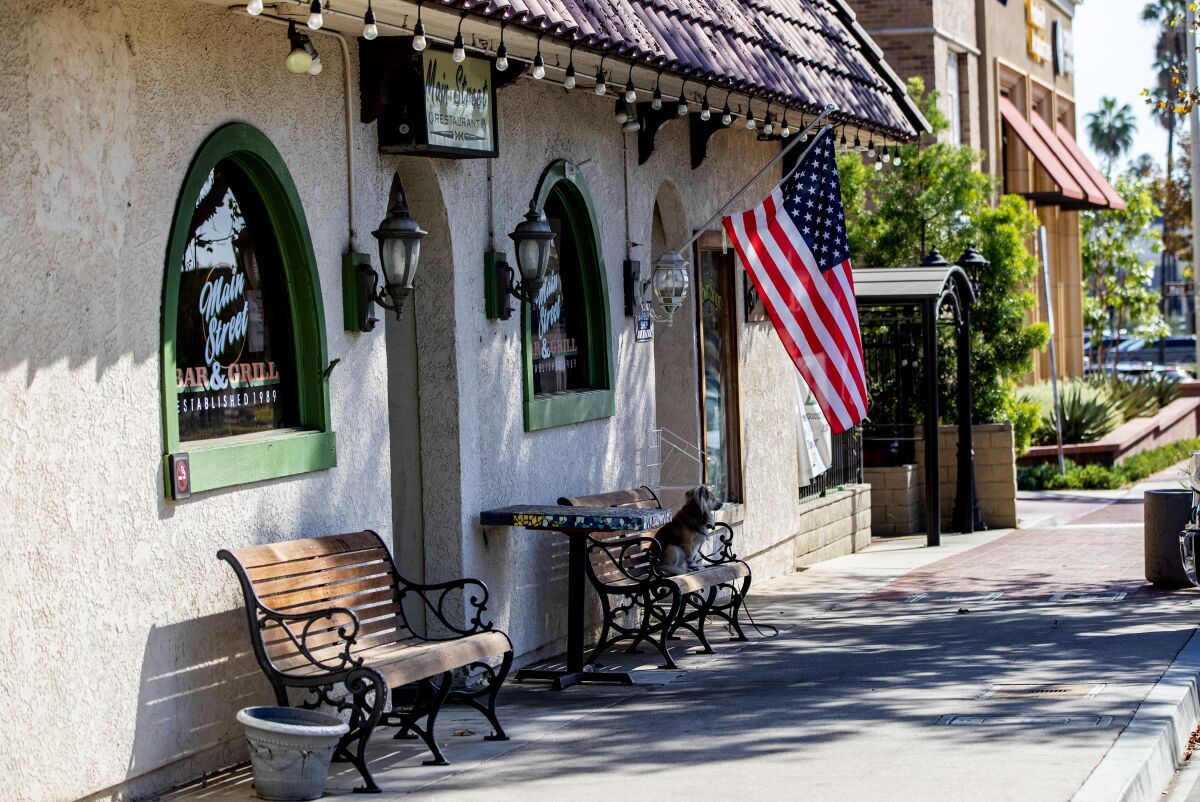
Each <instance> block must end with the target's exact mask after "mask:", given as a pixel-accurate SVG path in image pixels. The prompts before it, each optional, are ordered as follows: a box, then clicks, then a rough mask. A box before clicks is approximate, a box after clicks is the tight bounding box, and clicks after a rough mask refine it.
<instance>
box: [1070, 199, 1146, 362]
mask: <svg viewBox="0 0 1200 802" xmlns="http://www.w3.org/2000/svg"><path fill="white" fill-rule="evenodd" d="M1115 189H1116V190H1117V192H1118V193H1120V195H1121V197H1122V198H1124V200H1125V208H1124V209H1119V210H1118V209H1105V210H1102V211H1090V212H1084V213H1083V214H1082V215H1081V222H1082V227H1083V279H1084V283H1085V285H1086V287H1087V290H1088V293H1087V297H1085V298H1084V305H1083V316H1084V321H1085V322H1086V323H1087V324H1088V325H1089V326H1091V329H1092V332H1093V337H1094V338H1095V339H1096V343H1095V344H1096V346H1097V349H1098V351H1097V362H1098V363H1099V364H1101V365H1104V364H1107V361H1106V359H1105V356H1104V352H1103V350H1102V345H1103V343H1102V341H1101V339H1100V335H1101V333H1102V332H1103V331H1104V330H1105V329H1106V328H1111V329H1112V330H1113V331H1120V330H1122V329H1125V328H1130V329H1133V330H1134V331H1135V332H1136V333H1138V334H1141V335H1144V336H1148V337H1161V336H1164V335H1166V333H1167V326H1166V322H1165V321H1164V320H1163V317H1162V313H1161V312H1160V308H1159V304H1160V303H1161V301H1162V296H1161V294H1160V293H1158V292H1157V291H1156V290H1154V289H1153V288H1152V287H1151V286H1150V282H1151V280H1152V279H1153V276H1154V262H1152V261H1146V260H1144V259H1143V258H1142V256H1141V253H1142V252H1143V249H1142V248H1141V247H1139V246H1143V245H1149V246H1150V248H1151V250H1157V246H1158V245H1159V243H1160V237H1159V233H1158V231H1157V230H1156V228H1155V221H1156V219H1157V218H1158V215H1159V210H1158V207H1157V206H1155V205H1154V200H1153V197H1152V195H1151V192H1152V190H1151V185H1150V182H1148V181H1146V180H1145V179H1142V178H1139V177H1137V176H1136V175H1126V176H1122V177H1121V178H1119V179H1118V180H1117V184H1116V187H1115ZM1111 358H1112V363H1113V365H1114V368H1115V363H1116V353H1115V351H1114V352H1113V353H1112V355H1111Z"/></svg>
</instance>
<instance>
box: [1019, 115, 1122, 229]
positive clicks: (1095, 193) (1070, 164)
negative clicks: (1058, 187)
mask: <svg viewBox="0 0 1200 802" xmlns="http://www.w3.org/2000/svg"><path fill="white" fill-rule="evenodd" d="M1030 122H1032V123H1033V130H1034V131H1035V132H1036V133H1037V135H1038V136H1040V137H1041V138H1042V141H1043V142H1045V143H1046V144H1047V145H1048V146H1049V147H1050V150H1052V151H1054V157H1055V158H1056V159H1058V160H1059V161H1060V162H1062V165H1063V166H1064V167H1066V168H1067V172H1069V173H1070V174H1071V177H1072V178H1074V179H1075V183H1076V184H1078V185H1079V186H1080V187H1081V188H1082V189H1083V192H1084V194H1085V195H1086V196H1087V200H1088V203H1091V204H1094V205H1095V206H1099V207H1106V206H1108V198H1107V197H1105V195H1104V193H1103V192H1101V191H1100V187H1098V186H1096V182H1095V181H1093V180H1092V177H1091V175H1089V174H1088V172H1087V170H1084V169H1083V167H1081V166H1080V165H1079V163H1078V161H1076V159H1075V156H1074V155H1073V154H1072V153H1071V152H1070V151H1069V150H1067V146H1066V145H1064V144H1063V141H1062V140H1061V139H1059V137H1058V135H1057V134H1055V133H1054V131H1052V130H1051V129H1050V124H1049V123H1048V122H1046V121H1045V120H1043V119H1042V116H1041V115H1040V114H1034V115H1033V119H1032V120H1031V121H1030Z"/></svg>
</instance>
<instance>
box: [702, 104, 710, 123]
mask: <svg viewBox="0 0 1200 802" xmlns="http://www.w3.org/2000/svg"><path fill="white" fill-rule="evenodd" d="M700 119H701V120H704V122H708V121H709V120H711V119H712V110H711V109H709V107H708V106H707V105H705V106H704V107H703V108H701V109H700Z"/></svg>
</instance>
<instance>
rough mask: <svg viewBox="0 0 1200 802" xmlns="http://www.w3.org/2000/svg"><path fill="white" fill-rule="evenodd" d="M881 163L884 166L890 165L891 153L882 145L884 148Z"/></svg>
mask: <svg viewBox="0 0 1200 802" xmlns="http://www.w3.org/2000/svg"><path fill="white" fill-rule="evenodd" d="M883 163H884V164H891V163H892V152H891V151H890V150H888V147H887V145H884V147H883Z"/></svg>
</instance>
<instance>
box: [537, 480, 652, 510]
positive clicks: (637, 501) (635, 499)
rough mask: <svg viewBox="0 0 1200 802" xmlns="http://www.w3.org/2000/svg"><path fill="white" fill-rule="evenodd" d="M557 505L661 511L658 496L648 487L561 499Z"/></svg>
mask: <svg viewBox="0 0 1200 802" xmlns="http://www.w3.org/2000/svg"><path fill="white" fill-rule="evenodd" d="M558 503H559V504H565V505H566V506H569V507H630V508H633V509H643V510H657V509H662V503H661V502H660V501H659V500H658V496H656V495H655V494H654V491H653V490H651V489H650V488H648V487H645V486H643V487H634V488H630V489H628V490H614V491H613V492H611V493H598V494H596V495H592V496H575V497H573V498H572V497H563V498H560V499H559V500H558Z"/></svg>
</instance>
